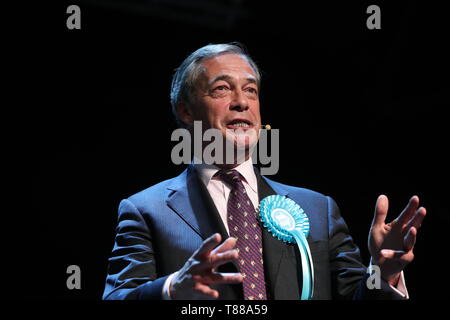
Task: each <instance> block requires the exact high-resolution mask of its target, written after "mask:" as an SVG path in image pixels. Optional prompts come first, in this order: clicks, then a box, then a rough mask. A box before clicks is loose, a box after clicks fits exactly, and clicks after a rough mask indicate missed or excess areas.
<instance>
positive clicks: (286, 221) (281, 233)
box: [259, 195, 314, 300]
mask: <svg viewBox="0 0 450 320" xmlns="http://www.w3.org/2000/svg"><path fill="white" fill-rule="evenodd" d="M259 216H260V218H261V221H262V222H263V224H264V227H266V228H267V229H268V231H269V232H270V233H272V235H273V236H274V237H276V238H278V239H279V240H281V241H284V242H288V243H296V244H297V246H298V250H299V251H300V257H301V262H302V271H303V274H302V275H300V276H301V278H302V279H303V288H302V293H301V297H300V299H301V300H309V299H311V297H312V295H313V288H314V267H313V261H312V256H311V251H310V249H309V245H308V241H307V240H306V238H307V237H308V234H309V219H308V217H307V215H306V214H305V212H304V211H303V209H302V208H301V207H300V206H299V205H298V204H297V203H295V202H294V201H293V200H291V199H289V198H286V197H285V196H280V195H271V196H268V197H265V198H264V199H262V200H261V202H260V204H259Z"/></svg>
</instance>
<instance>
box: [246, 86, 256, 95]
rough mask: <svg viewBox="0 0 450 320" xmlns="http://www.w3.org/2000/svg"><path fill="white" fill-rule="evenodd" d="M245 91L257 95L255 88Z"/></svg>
mask: <svg viewBox="0 0 450 320" xmlns="http://www.w3.org/2000/svg"><path fill="white" fill-rule="evenodd" d="M246 90H247V91H248V92H250V93H253V94H257V93H258V90H256V89H255V88H252V87H250V88H247V89H246Z"/></svg>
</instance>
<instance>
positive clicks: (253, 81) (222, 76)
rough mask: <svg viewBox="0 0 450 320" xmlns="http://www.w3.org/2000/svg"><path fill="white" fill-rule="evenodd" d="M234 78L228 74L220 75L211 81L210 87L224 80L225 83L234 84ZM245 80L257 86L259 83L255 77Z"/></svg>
mask: <svg viewBox="0 0 450 320" xmlns="http://www.w3.org/2000/svg"><path fill="white" fill-rule="evenodd" d="M233 79H234V78H233V77H231V76H229V75H227V74H220V75H218V76H217V77H215V78H213V79H211V81H209V86H211V85H212V84H213V83H214V82H217V81H220V80H223V81H227V82H233ZM245 80H247V82H248V83H254V84H257V81H256V79H255V78H254V77H248V78H246V79H245Z"/></svg>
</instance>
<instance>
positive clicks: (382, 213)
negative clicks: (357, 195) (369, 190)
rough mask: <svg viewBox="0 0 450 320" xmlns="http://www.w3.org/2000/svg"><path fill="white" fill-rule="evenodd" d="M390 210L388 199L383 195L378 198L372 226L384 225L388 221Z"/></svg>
mask: <svg viewBox="0 0 450 320" xmlns="http://www.w3.org/2000/svg"><path fill="white" fill-rule="evenodd" d="M388 208H389V200H388V198H387V197H386V196H385V195H384V194H382V195H380V196H379V197H378V199H377V202H376V204H375V214H374V216H373V221H372V225H383V224H384V221H385V220H386V216H387V212H388Z"/></svg>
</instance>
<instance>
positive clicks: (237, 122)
mask: <svg viewBox="0 0 450 320" xmlns="http://www.w3.org/2000/svg"><path fill="white" fill-rule="evenodd" d="M227 128H228V129H244V130H245V129H250V128H253V124H252V123H251V122H250V121H248V120H246V119H234V120H231V121H230V122H228V123H227Z"/></svg>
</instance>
